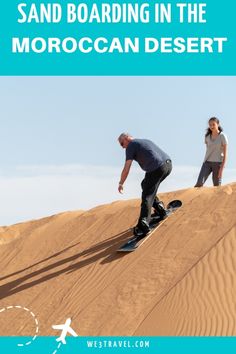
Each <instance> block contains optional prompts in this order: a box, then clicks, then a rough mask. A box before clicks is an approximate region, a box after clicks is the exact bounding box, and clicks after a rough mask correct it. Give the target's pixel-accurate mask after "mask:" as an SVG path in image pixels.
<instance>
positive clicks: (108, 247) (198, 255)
mask: <svg viewBox="0 0 236 354" xmlns="http://www.w3.org/2000/svg"><path fill="white" fill-rule="evenodd" d="M235 191H236V184H231V185H228V186H223V187H220V188H203V189H188V190H181V191H177V192H173V193H166V194H163V195H162V196H161V197H162V199H163V201H164V202H165V203H167V202H169V201H170V200H173V199H181V200H182V201H183V204H184V205H183V207H182V208H181V210H179V212H178V213H177V214H176V216H173V218H170V219H168V220H167V221H166V222H165V223H164V224H163V225H162V226H161V227H160V228H159V229H158V230H157V231H156V232H155V233H154V234H153V236H152V237H151V238H150V239H149V240H148V241H147V242H146V243H145V244H144V245H143V246H142V248H140V249H139V250H138V251H136V252H134V253H132V254H128V255H120V254H117V253H116V250H117V248H118V247H119V246H120V245H121V244H122V243H123V242H124V241H125V240H127V239H128V238H129V237H130V236H131V231H130V228H131V227H132V226H133V225H134V224H135V222H136V220H137V217H138V213H139V204H140V202H139V200H131V201H119V202H115V203H112V204H110V205H103V206H100V207H97V208H94V209H92V210H89V211H86V212H81V211H80V212H70V213H63V214H59V215H55V216H52V217H49V218H44V219H41V220H38V221H32V222H28V223H23V224H19V225H14V226H9V227H7V228H0V257H1V277H0V308H1V307H4V306H9V305H15V304H22V305H24V306H27V307H29V308H31V309H32V311H34V313H36V314H38V319H39V321H40V335H54V334H55V333H54V332H53V330H52V329H51V325H52V324H53V323H54V322H55V323H60V322H61V321H62V322H63V321H64V320H65V319H66V318H67V317H72V318H73V326H74V328H76V329H77V330H78V332H79V333H80V334H81V335H164V336H165V335H173V336H175V335H207V336H209V335H224V336H227V335H236V323H235V318H236V316H235V315H236V303H235V299H234V296H233V294H235V290H236V281H235V280H234V278H235V277H234V274H235V270H236V261H235V259H236V258H235V256H236V254H235V253H236V232H235V227H236V219H235V212H234V205H235V201H236V194H235ZM5 316H8V317H7V320H6V317H5ZM14 316H16V312H15V310H12V312H11V313H10V312H9V313H8V314H2V316H1V314H0V335H30V334H32V323H31V322H30V321H23V317H22V316H24V314H20V313H19V314H17V316H18V317H17V318H18V319H19V320H18V321H17V323H18V325H17V323H16V324H15V325H12V319H13V318H14ZM4 321H6V324H5V325H3V324H4ZM19 323H20V324H21V325H19Z"/></svg>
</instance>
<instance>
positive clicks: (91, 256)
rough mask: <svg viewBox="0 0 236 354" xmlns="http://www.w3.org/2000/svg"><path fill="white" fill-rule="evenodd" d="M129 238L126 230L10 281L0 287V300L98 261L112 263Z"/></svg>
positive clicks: (128, 232) (129, 235)
mask: <svg viewBox="0 0 236 354" xmlns="http://www.w3.org/2000/svg"><path fill="white" fill-rule="evenodd" d="M131 236H132V232H131V229H128V230H126V231H124V232H121V233H119V234H117V235H115V236H113V237H111V238H109V239H107V240H105V241H103V242H100V243H97V244H96V245H94V246H92V247H90V248H88V249H86V250H84V251H82V252H79V253H77V254H74V255H72V256H70V257H67V258H64V259H62V260H59V261H57V262H55V263H52V264H50V265H47V266H45V267H42V268H41V269H39V270H36V271H33V272H31V273H29V274H26V275H23V276H21V277H19V278H18V279H15V280H12V281H10V282H8V283H5V284H3V285H1V286H0V299H4V298H6V297H8V296H11V295H13V294H16V293H19V292H22V291H24V290H26V289H29V288H31V287H33V286H35V285H38V284H41V283H44V282H46V281H48V280H50V279H53V278H55V277H57V276H60V275H62V274H66V273H67V274H69V273H71V272H74V271H76V270H78V269H81V268H83V267H86V266H88V265H89V264H91V263H94V262H98V261H99V259H102V258H107V260H109V262H112V261H114V260H116V259H118V258H121V257H122V255H121V254H118V253H116V250H117V249H118V248H119V247H120V246H121V245H122V244H123V243H124V242H125V241H126V240H127V239H128V238H130V237H131ZM79 244H80V243H79V242H78V243H75V244H74V245H71V246H69V247H67V248H66V249H64V250H62V251H60V252H57V253H55V254H54V255H52V256H50V257H48V258H46V259H44V260H42V261H40V262H37V263H35V264H33V265H32V266H30V267H27V268H25V269H22V270H19V271H17V272H15V273H12V274H9V275H7V276H4V277H2V278H0V281H3V280H6V279H8V278H10V277H12V276H16V275H19V274H21V273H24V272H25V271H28V270H29V269H31V268H33V267H34V266H37V265H40V264H42V263H44V262H46V261H49V260H51V259H53V258H56V257H57V256H59V255H61V254H63V253H65V252H67V251H68V250H70V249H72V248H74V247H77V246H78V245H79ZM82 257H87V258H85V259H81V258H82ZM77 259H80V260H79V261H78V262H77V263H75V264H72V265H71V264H70V263H71V262H73V261H75V260H77ZM105 263H108V261H107V262H104V260H103V262H102V264H105ZM68 264H70V265H68ZM63 265H65V267H64V268H63V269H60V270H58V271H54V272H53V273H50V274H46V275H43V276H42V277H41V278H40V279H35V280H32V279H33V278H34V277H37V276H39V275H41V274H45V273H47V272H48V271H50V270H53V269H55V268H57V267H61V266H63ZM27 280H31V281H30V282H28V283H26V284H24V283H25V281H27Z"/></svg>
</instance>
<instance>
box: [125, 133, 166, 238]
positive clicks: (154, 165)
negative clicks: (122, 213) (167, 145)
mask: <svg viewBox="0 0 236 354" xmlns="http://www.w3.org/2000/svg"><path fill="white" fill-rule="evenodd" d="M118 141H119V143H120V145H121V146H122V147H123V148H124V149H126V162H125V166H124V168H123V171H122V173H121V178H120V182H119V187H118V191H119V192H120V193H123V190H124V183H125V181H126V179H127V177H128V175H129V172H130V167H131V165H132V162H133V160H135V161H137V162H138V164H139V165H140V167H141V168H142V169H143V170H144V171H145V172H146V174H145V178H144V180H143V181H142V183H141V186H142V203H141V212H140V217H139V220H138V224H137V226H136V227H135V228H134V234H135V235H140V234H141V235H146V234H147V233H148V232H149V231H150V227H149V223H150V220H151V213H152V207H153V208H154V211H155V214H156V215H158V216H159V217H160V218H161V219H162V220H163V219H165V218H166V216H167V214H166V210H165V207H164V205H163V203H162V202H161V201H160V200H159V199H158V197H157V196H156V193H157V190H158V188H159V186H160V183H161V182H162V181H163V180H164V179H165V178H166V177H167V176H169V174H170V173H171V171H172V162H171V159H170V157H169V156H168V155H167V154H166V153H165V152H164V151H162V150H161V149H160V148H159V147H158V146H157V145H155V144H154V143H153V142H152V141H150V140H147V139H134V138H133V137H132V136H131V135H130V134H128V133H122V134H121V135H120V136H119V138H118Z"/></svg>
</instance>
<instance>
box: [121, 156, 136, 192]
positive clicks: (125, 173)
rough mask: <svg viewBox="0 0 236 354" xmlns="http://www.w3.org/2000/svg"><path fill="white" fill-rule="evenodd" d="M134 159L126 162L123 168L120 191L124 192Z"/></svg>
mask: <svg viewBox="0 0 236 354" xmlns="http://www.w3.org/2000/svg"><path fill="white" fill-rule="evenodd" d="M132 162H133V160H128V161H126V162H125V166H124V168H123V170H122V173H121V177H120V182H119V188H118V190H119V192H120V193H122V191H123V185H124V183H125V181H126V179H127V177H128V175H129V171H130V167H131V165H132Z"/></svg>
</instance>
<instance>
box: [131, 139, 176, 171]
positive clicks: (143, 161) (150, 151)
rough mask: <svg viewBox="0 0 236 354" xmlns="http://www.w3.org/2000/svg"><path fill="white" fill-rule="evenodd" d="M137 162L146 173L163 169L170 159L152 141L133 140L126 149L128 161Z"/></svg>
mask: <svg viewBox="0 0 236 354" xmlns="http://www.w3.org/2000/svg"><path fill="white" fill-rule="evenodd" d="M128 160H135V161H137V162H138V164H139V165H140V167H141V168H142V169H143V170H144V171H146V172H152V171H155V170H157V169H158V168H159V167H161V166H162V165H163V164H164V163H165V162H166V160H170V157H169V156H168V155H167V154H166V153H165V152H164V151H163V150H161V149H160V148H159V147H158V146H157V145H156V144H154V143H153V142H152V141H151V140H147V139H133V140H132V141H131V142H130V143H129V145H128V147H127V148H126V161H128Z"/></svg>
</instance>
